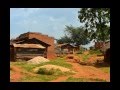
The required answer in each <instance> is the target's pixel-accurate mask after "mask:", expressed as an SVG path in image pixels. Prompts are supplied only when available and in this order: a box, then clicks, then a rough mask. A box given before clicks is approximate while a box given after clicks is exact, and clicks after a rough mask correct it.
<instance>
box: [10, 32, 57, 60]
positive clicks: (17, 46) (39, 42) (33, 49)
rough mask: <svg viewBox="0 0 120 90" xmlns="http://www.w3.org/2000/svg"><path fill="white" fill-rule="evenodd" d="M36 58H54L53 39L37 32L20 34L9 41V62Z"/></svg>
mask: <svg viewBox="0 0 120 90" xmlns="http://www.w3.org/2000/svg"><path fill="white" fill-rule="evenodd" d="M36 56H43V57H45V58H48V59H53V58H55V51H54V38H53V37H49V36H48V35H43V34H41V33H37V32H27V33H23V34H21V35H20V36H19V37H17V38H16V39H14V40H12V41H10V60H11V61H16V60H17V59H24V60H28V59H31V58H34V57H36Z"/></svg>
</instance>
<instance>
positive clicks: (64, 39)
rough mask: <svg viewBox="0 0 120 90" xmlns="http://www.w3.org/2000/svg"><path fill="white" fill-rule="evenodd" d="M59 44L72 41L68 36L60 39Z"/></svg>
mask: <svg viewBox="0 0 120 90" xmlns="http://www.w3.org/2000/svg"><path fill="white" fill-rule="evenodd" d="M57 43H59V44H63V43H71V39H70V38H69V37H68V36H66V35H65V36H63V37H61V38H60V39H58V40H57Z"/></svg>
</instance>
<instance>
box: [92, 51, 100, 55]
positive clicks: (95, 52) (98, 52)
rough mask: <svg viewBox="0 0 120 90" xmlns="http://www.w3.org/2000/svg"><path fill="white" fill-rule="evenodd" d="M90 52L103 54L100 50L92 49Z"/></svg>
mask: <svg viewBox="0 0 120 90" xmlns="http://www.w3.org/2000/svg"><path fill="white" fill-rule="evenodd" d="M90 54H97V55H101V54H102V52H100V50H90Z"/></svg>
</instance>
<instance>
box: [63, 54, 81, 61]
mask: <svg viewBox="0 0 120 90" xmlns="http://www.w3.org/2000/svg"><path fill="white" fill-rule="evenodd" d="M65 59H66V61H68V62H74V63H78V62H79V61H80V60H79V57H78V56H75V55H67V56H66V57H65Z"/></svg>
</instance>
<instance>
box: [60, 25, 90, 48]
mask: <svg viewBox="0 0 120 90" xmlns="http://www.w3.org/2000/svg"><path fill="white" fill-rule="evenodd" d="M65 33H66V34H65V36H64V37H62V38H61V39H59V40H58V43H60V41H61V42H63V43H71V44H74V45H77V46H78V45H85V44H87V43H89V39H88V38H87V36H86V34H85V30H84V28H83V27H73V26H72V25H71V26H66V28H65Z"/></svg>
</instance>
